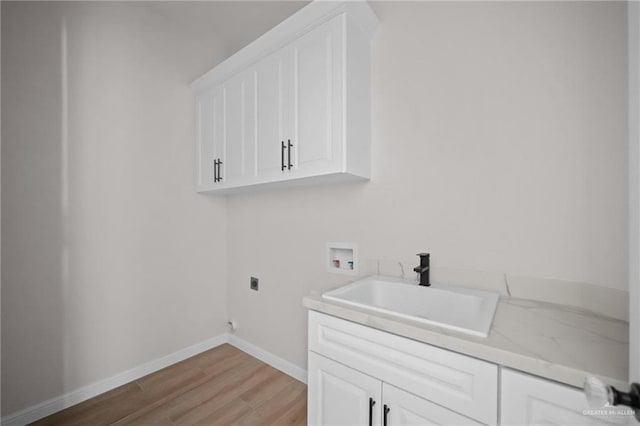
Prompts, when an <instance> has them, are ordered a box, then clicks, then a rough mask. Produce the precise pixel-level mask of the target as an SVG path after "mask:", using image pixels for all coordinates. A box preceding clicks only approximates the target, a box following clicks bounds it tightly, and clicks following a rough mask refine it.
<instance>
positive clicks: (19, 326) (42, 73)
mask: <svg viewBox="0 0 640 426" xmlns="http://www.w3.org/2000/svg"><path fill="white" fill-rule="evenodd" d="M30 9H31V8H29V7H19V8H18V7H15V4H13V3H6V2H3V4H2V113H3V117H2V122H3V126H2V160H3V161H2V232H3V235H2V255H3V259H2V260H3V268H2V414H3V415H7V414H10V413H12V412H14V411H15V410H17V409H19V408H24V406H25V405H27V404H29V403H31V401H33V400H34V399H35V400H44V399H46V398H47V397H51V396H54V395H60V394H61V393H63V390H64V389H65V383H64V381H65V374H64V371H65V357H64V354H65V350H64V347H65V339H66V337H65V332H64V330H65V328H64V322H65V303H64V302H65V289H66V285H67V284H68V282H69V247H68V240H67V235H66V233H67V226H66V225H67V224H68V216H67V215H68V201H69V200H68V197H69V191H68V184H69V181H68V179H69V173H68V158H67V156H68V152H69V149H68V141H67V126H66V119H67V117H66V114H67V105H66V93H65V92H66V88H67V80H66V79H67V75H66V55H67V51H66V46H65V43H66V32H65V27H64V23H63V22H62V21H61V20H55V19H46V20H42V21H40V22H38V25H37V26H31V27H23V26H22V25H21V24H22V22H23V21H24V19H21V18H24V17H25V15H27V14H29V13H30V12H31V10H30ZM16 18H18V19H16ZM21 51H22V52H24V51H27V52H28V53H29V54H27V55H25V54H22V53H21ZM54 64H55V65H54ZM24 82H29V84H24ZM34 188H37V190H34ZM18 348H19V349H20V350H15V349H18ZM25 371H31V372H36V374H24V372H25Z"/></svg>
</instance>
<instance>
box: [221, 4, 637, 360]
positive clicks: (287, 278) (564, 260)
mask: <svg viewBox="0 0 640 426" xmlns="http://www.w3.org/2000/svg"><path fill="white" fill-rule="evenodd" d="M374 8H375V10H376V12H377V14H378V16H379V18H380V26H379V29H378V32H377V35H376V37H375V40H374V49H373V76H372V77H373V87H372V90H373V139H372V143H373V179H372V180H371V181H370V182H368V183H353V184H340V185H333V186H324V187H312V188H304V189H287V190H279V191H269V192H266V191H265V192H260V193H251V194H245V195H237V196H233V197H231V198H229V199H228V205H227V206H228V227H229V228H228V237H229V239H228V260H229V263H228V280H229V290H228V291H229V313H230V315H231V316H232V317H234V318H236V319H237V320H238V323H239V330H238V334H239V335H240V337H242V338H244V339H247V340H249V341H250V342H252V343H254V344H256V345H258V346H260V347H262V348H264V349H266V350H268V351H271V352H273V353H275V354H277V355H279V356H281V357H283V358H285V359H288V360H290V361H292V362H294V363H296V364H298V365H300V366H304V365H305V363H306V343H305V342H306V312H305V309H304V308H303V307H302V305H301V299H302V298H303V297H304V296H305V295H307V294H309V292H310V291H313V290H324V289H328V288H330V287H332V286H335V285H337V284H339V283H343V282H346V281H348V280H349V277H346V276H339V275H333V274H330V273H328V272H326V270H325V269H324V259H325V257H324V256H325V253H324V247H325V243H326V242H327V241H355V242H357V243H358V244H359V247H360V257H361V259H362V261H361V265H362V266H364V267H365V272H374V273H375V272H376V270H375V267H372V265H374V264H377V263H376V262H377V261H380V260H381V261H382V262H381V263H380V265H382V266H381V269H382V270H381V271H380V272H382V273H392V274H394V275H395V274H400V273H401V270H400V268H399V266H398V262H402V263H403V266H404V268H405V271H406V272H407V276H410V275H409V272H410V268H411V267H412V266H414V265H415V264H417V257H415V253H418V252H422V251H428V252H431V259H432V265H433V266H434V267H436V268H454V269H468V270H477V271H489V272H491V273H495V275H497V276H502V274H508V275H510V276H511V275H512V276H524V277H534V278H549V279H557V280H561V281H562V280H566V281H572V282H583V283H591V284H595V285H598V286H603V287H608V288H611V289H619V290H626V289H627V266H626V238H627V237H626V233H627V222H626V217H627V212H626V209H627V204H626V188H627V186H626V173H627V166H626V164H627V158H626V155H627V146H626V123H627V122H626V76H627V75H626V15H625V4H624V3H618V2H615V3H598V2H579V3H578V2H563V3H558V2H553V3H546V2H532V3H521V2H495V3H487V2H477V3H475V2H474V3H458V2H450V3H443V2H422V3H391V2H389V3H375V5H374ZM250 275H254V276H257V277H259V278H260V280H261V281H260V285H261V286H260V291H259V292H255V291H251V290H249V276H250ZM561 281H560V282H559V284H558V285H561Z"/></svg>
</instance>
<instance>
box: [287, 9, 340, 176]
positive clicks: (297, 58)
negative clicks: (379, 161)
mask: <svg viewBox="0 0 640 426" xmlns="http://www.w3.org/2000/svg"><path fill="white" fill-rule="evenodd" d="M345 19H346V16H345V15H342V16H339V17H336V18H334V19H332V20H331V21H329V22H327V23H325V24H323V25H320V26H319V27H317V28H315V29H314V30H312V31H310V32H309V33H307V34H306V35H304V36H302V37H301V38H299V39H298V40H296V41H295V42H293V43H292V44H291V45H290V46H289V47H288V48H287V49H286V53H285V61H286V62H285V63H286V66H285V68H284V75H283V78H284V81H286V82H287V83H289V84H288V85H287V86H286V87H285V88H284V89H285V90H284V108H283V117H284V123H283V124H284V125H283V127H284V129H283V130H284V134H283V135H284V136H285V139H287V140H289V139H290V140H291V144H292V147H291V157H292V166H293V167H292V169H293V170H292V172H293V173H294V174H297V175H314V174H323V173H332V172H338V171H343V170H342V169H343V164H342V163H343V146H342V145H343V132H342V129H343V93H344V88H343V85H344V78H343V75H344V65H345V64H343V52H344V46H343V34H344V22H345ZM285 142H286V143H287V141H285ZM287 149H289V147H288V146H287ZM287 154H289V153H288V152H287Z"/></svg>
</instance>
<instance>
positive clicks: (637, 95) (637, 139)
mask: <svg viewBox="0 0 640 426" xmlns="http://www.w3.org/2000/svg"><path fill="white" fill-rule="evenodd" d="M627 7H628V21H627V22H628V34H629V41H628V43H629V44H628V51H629V79H628V84H629V293H630V294H629V349H630V350H629V360H630V365H629V381H631V382H640V173H639V171H640V3H638V2H628V3H627Z"/></svg>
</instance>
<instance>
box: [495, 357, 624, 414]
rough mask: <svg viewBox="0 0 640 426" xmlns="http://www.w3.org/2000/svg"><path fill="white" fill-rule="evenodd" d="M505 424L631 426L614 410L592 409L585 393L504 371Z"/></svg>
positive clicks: (502, 407)
mask: <svg viewBox="0 0 640 426" xmlns="http://www.w3.org/2000/svg"><path fill="white" fill-rule="evenodd" d="M501 400H502V403H501V423H502V424H503V425H508V426H520V425H527V426H528V425H542V424H544V425H558V426H571V425H581V426H596V425H620V424H630V423H631V420H632V419H633V417H632V416H625V415H621V414H623V413H618V411H619V410H618V409H616V408H614V407H603V408H602V409H601V410H594V409H590V408H589V406H588V404H587V399H586V397H585V396H584V394H583V392H582V390H581V389H577V388H572V387H570V386H566V385H563V384H560V383H555V382H552V381H550V380H545V379H542V378H539V377H535V376H531V375H529V374H525V373H520V372H518V371H513V370H509V369H506V368H503V369H502V389H501Z"/></svg>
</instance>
